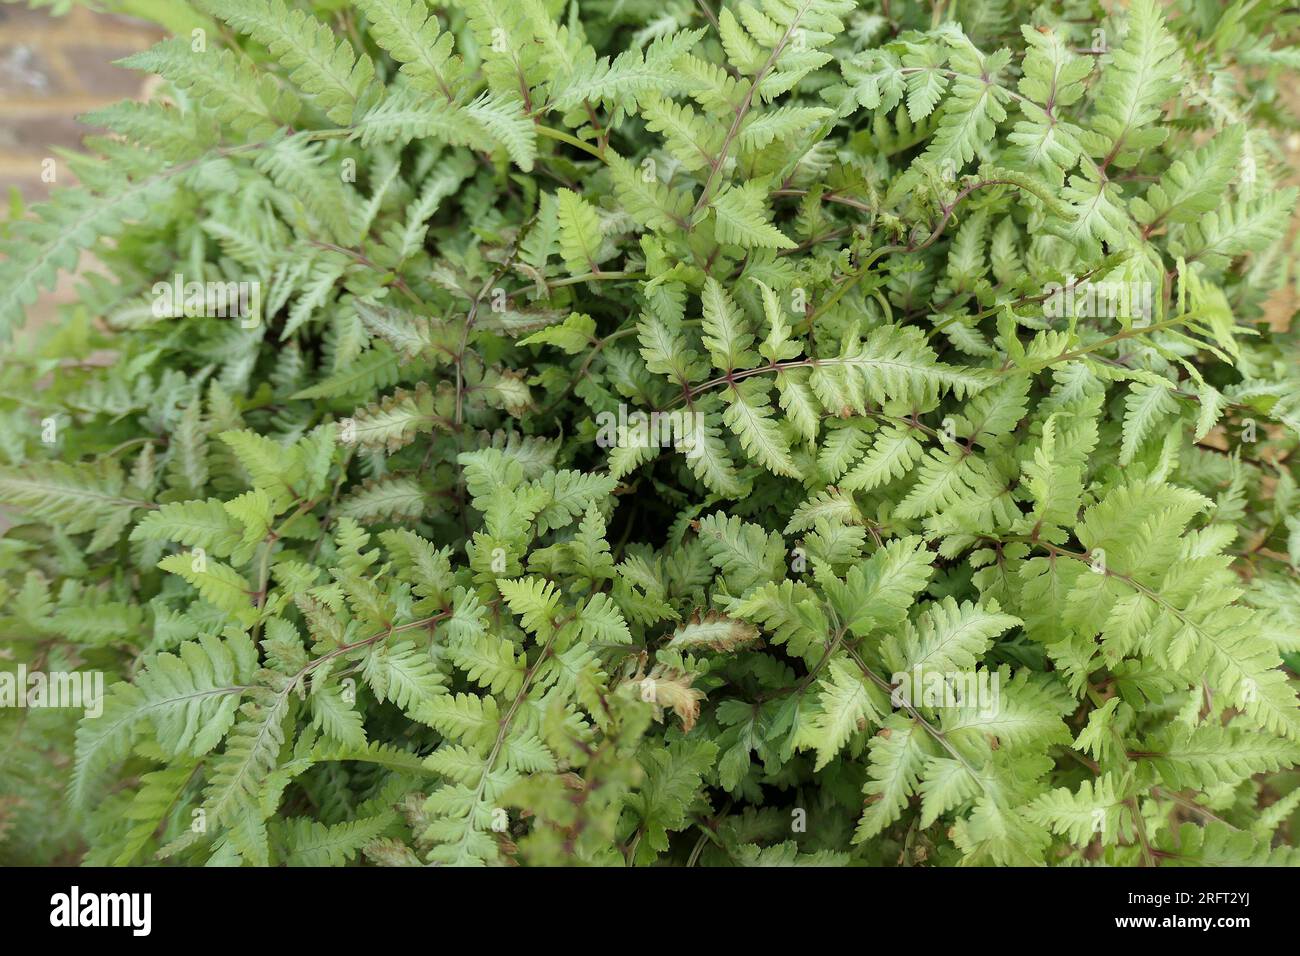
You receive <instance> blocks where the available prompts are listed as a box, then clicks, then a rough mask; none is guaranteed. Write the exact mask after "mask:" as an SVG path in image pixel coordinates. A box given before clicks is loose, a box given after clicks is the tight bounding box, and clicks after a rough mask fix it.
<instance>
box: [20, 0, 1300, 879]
mask: <svg viewBox="0 0 1300 956" xmlns="http://www.w3.org/2000/svg"><path fill="white" fill-rule="evenodd" d="M1106 6H1107V7H1114V9H1113V10H1111V11H1110V12H1106V11H1105V10H1103V8H1102V5H1100V4H1098V3H1095V2H1085V0H1049V2H1044V3H1036V2H1024V0H971V2H961V3H957V2H953V3H942V2H938V3H915V2H912V3H909V2H892V3H874V2H865V3H861V4H859V3H855V2H853V0H723V2H722V3H721V4H719V3H718V2H717V0H702V2H699V3H690V2H686V0H667V2H665V0H593V2H583V3H581V4H579V3H576V2H574V3H565V2H563V0H454V2H450V3H446V4H437V5H431V6H427V5H426V4H425V2H424V0H354V2H352V3H350V4H343V3H339V2H334V0H315V2H305V0H304V2H286V0H201V2H200V3H199V4H198V8H196V9H195V10H193V11H186V12H185V13H184V14H183V15H182V14H180V13H177V12H176V11H173V13H172V15H171V16H172V21H171V22H170V23H169V25H170V26H172V28H173V29H179V30H182V31H183V29H184V27H185V26H186V25H188V26H189V28H190V32H188V33H185V32H179V33H178V35H177V36H176V37H174V38H172V39H168V40H166V41H164V42H162V43H160V44H159V45H157V46H156V47H154V48H152V49H150V50H148V51H146V52H143V53H139V54H137V55H135V56H132V57H130V58H129V59H128V60H127V61H126V62H127V64H128V65H130V66H133V67H136V68H138V69H140V70H143V71H147V72H151V73H157V74H160V75H161V77H162V78H163V83H162V85H161V86H160V87H159V88H158V91H157V93H156V96H155V99H154V100H153V101H151V102H148V103H139V102H128V103H122V104H119V105H117V106H114V107H111V108H108V109H104V110H101V111H98V112H96V113H94V114H92V115H91V116H90V117H88V122H89V123H90V124H91V125H93V126H95V127H98V128H100V129H102V130H105V131H106V132H105V134H104V135H98V136H95V137H93V138H91V139H90V140H89V141H88V145H89V147H90V148H91V151H92V152H93V154H94V155H93V158H92V157H88V156H68V157H66V158H62V159H60V160H59V162H60V163H66V164H67V166H69V167H70V168H71V171H72V172H73V173H75V176H76V177H77V179H79V180H80V183H81V185H80V186H77V187H73V188H66V189H62V188H61V189H56V190H55V192H54V194H53V198H52V200H51V201H50V202H49V203H48V204H46V205H44V206H42V207H40V208H39V209H37V210H34V211H33V215H31V216H26V215H23V214H21V213H18V214H17V215H16V216H15V217H13V218H12V219H11V221H9V222H8V223H7V225H6V226H5V227H4V229H5V248H6V251H7V254H8V259H7V261H6V262H5V263H4V264H3V265H0V333H3V334H4V335H5V337H6V338H9V339H10V343H9V344H8V345H7V346H5V349H6V351H5V355H4V364H3V370H2V371H0V417H2V419H3V421H2V423H0V424H2V425H3V427H0V464H2V465H3V467H0V506H2V507H3V508H4V510H5V513H6V514H7V515H9V518H10V521H11V522H13V527H11V528H10V529H9V530H8V531H7V532H6V533H5V534H4V535H3V537H0V606H2V610H0V656H3V657H4V659H5V668H6V672H7V673H13V674H17V672H18V671H17V669H18V668H19V667H21V668H23V670H24V671H25V672H26V673H28V674H31V673H41V674H48V675H50V679H51V681H53V680H54V678H55V675H59V674H63V675H67V674H77V675H91V674H103V675H106V681H105V683H106V689H105V693H104V696H103V698H102V700H99V701H98V702H97V705H96V706H94V707H89V706H88V707H86V708H84V711H85V712H84V714H83V713H82V712H81V711H78V710H73V709H69V708H67V707H62V708H59V707H39V706H29V707H13V706H7V707H5V708H4V709H0V722H3V725H4V727H5V734H6V737H7V738H8V739H9V740H10V741H11V742H10V743H7V744H6V746H5V749H4V752H3V754H0V768H2V769H0V859H4V860H7V861H14V862H37V861H48V860H54V859H84V860H85V861H87V862H91V863H97V864H119V865H125V864H142V863H148V862H153V861H157V860H162V861H166V862H169V863H182V864H203V863H214V864H216V863H220V864H239V863H244V864H254V865H267V864H285V863H289V864H308V865H313V864H339V863H344V862H357V861H362V862H370V863H374V864H381V865H419V864H424V863H427V862H433V863H439V864H469V863H493V864H500V863H523V864H556V863H562V864H600V865H609V864H613V865H649V864H656V863H658V864H678V865H693V864H696V863H698V864H702V865H720V864H744V865H769V864H804V863H807V864H814V865H824V864H888V865H895V864H902V865H921V864H923V865H956V864H1002V865H1006V864H1042V863H1049V864H1065V865H1073V864H1088V863H1104V864H1115V865H1128V866H1138V865H1171V864H1180V863H1192V864H1201V863H1273V864H1278V863H1290V862H1295V861H1296V856H1295V851H1294V850H1293V849H1292V847H1291V844H1292V842H1293V840H1292V837H1293V831H1292V829H1291V828H1292V827H1293V826H1294V818H1295V810H1296V807H1297V805H1298V804H1300V788H1298V787H1297V782H1298V780H1297V776H1296V774H1295V773H1294V772H1293V771H1292V770H1291V768H1292V767H1293V766H1295V765H1296V764H1297V763H1298V762H1300V704H1298V702H1297V699H1296V688H1295V678H1294V673H1293V672H1292V671H1291V670H1290V669H1289V668H1288V666H1287V665H1286V664H1285V663H1284V660H1285V659H1289V660H1291V661H1292V662H1294V661H1295V660H1296V659H1295V658H1294V657H1290V658H1287V655H1291V654H1294V653H1295V652H1297V651H1300V572H1298V571H1297V567H1298V566H1300V493H1298V492H1297V478H1298V477H1300V459H1297V454H1296V450H1297V444H1298V441H1300V335H1298V334H1297V332H1296V331H1294V330H1293V329H1291V328H1290V325H1291V323H1290V322H1289V316H1287V315H1285V314H1279V313H1277V312H1276V311H1274V312H1271V313H1266V311H1265V302H1266V301H1267V300H1268V299H1269V296H1270V294H1271V293H1272V292H1273V291H1274V290H1276V289H1278V288H1279V287H1280V286H1282V285H1285V284H1286V283H1287V282H1288V281H1289V272H1288V267H1289V264H1290V261H1291V260H1290V259H1289V257H1288V248H1287V245H1286V239H1285V236H1286V232H1287V224H1288V220H1289V217H1290V214H1291V212H1292V211H1293V209H1294V207H1295V200H1296V192H1295V190H1294V189H1292V188H1285V187H1284V180H1285V167H1284V166H1283V165H1282V163H1281V157H1282V154H1281V151H1280V147H1279V143H1281V142H1282V141H1284V140H1285V137H1286V135H1287V134H1288V133H1289V131H1290V130H1292V129H1294V128H1295V125H1296V121H1295V119H1294V117H1293V116H1292V115H1291V114H1290V113H1289V112H1288V110H1287V103H1286V101H1285V99H1284V93H1285V91H1286V87H1287V84H1288V83H1290V84H1292V85H1293V84H1294V68H1295V66H1296V63H1297V58H1298V57H1300V47H1297V46H1295V45H1291V44H1290V43H1289V40H1290V39H1291V38H1294V37H1296V36H1297V30H1298V28H1300V18H1298V17H1297V15H1296V11H1295V9H1294V7H1288V5H1287V4H1285V3H1282V2H1278V0H1251V2H1237V3H1233V4H1230V5H1226V6H1225V5H1222V4H1215V3H1203V2H1198V0H1182V2H1178V3H1172V4H1168V5H1157V4H1156V3H1155V2H1154V0H1133V2H1132V3H1131V4H1123V5H1121V4H1108V5H1106ZM178 8H181V9H183V6H181V5H178ZM191 21H192V23H191ZM177 22H179V23H180V27H177V25H176V24H177ZM83 251H88V252H89V253H92V254H93V256H94V257H95V259H96V260H97V261H98V263H99V265H98V266H97V267H96V268H95V269H93V270H89V271H86V272H85V273H84V274H83V276H82V278H81V280H80V292H79V300H78V302H77V303H76V304H75V305H72V306H69V307H66V308H65V309H64V310H63V312H62V315H61V319H60V321H59V322H58V323H57V324H55V325H52V326H48V327H44V328H40V329H35V328H25V327H24V322H23V316H24V313H25V311H26V310H27V308H28V306H29V305H30V303H31V302H32V301H34V300H35V298H36V295H37V293H38V292H39V290H40V289H41V288H42V287H45V286H48V285H50V284H52V282H53V280H54V279H55V278H56V273H57V272H58V271H59V270H67V269H71V268H72V267H74V266H75V264H76V263H77V261H78V257H79V255H80V254H81V253H82V252H83ZM10 684H11V688H12V686H13V682H12V681H11V682H10ZM88 686H89V685H88ZM0 689H2V688H0ZM18 690H19V693H21V692H22V688H21V687H20V688H18ZM96 711H99V712H96Z"/></svg>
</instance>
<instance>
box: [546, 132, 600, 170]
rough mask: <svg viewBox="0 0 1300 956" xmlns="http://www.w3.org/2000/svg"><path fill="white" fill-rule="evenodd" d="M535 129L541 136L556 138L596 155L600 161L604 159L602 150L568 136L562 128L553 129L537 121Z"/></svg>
mask: <svg viewBox="0 0 1300 956" xmlns="http://www.w3.org/2000/svg"><path fill="white" fill-rule="evenodd" d="M536 129H537V132H539V133H541V134H542V135H543V136H546V137H548V138H550V139H554V140H558V141H559V142H561V143H566V144H568V145H569V146H572V147H573V148H574V149H580V150H582V151H583V152H584V153H590V154H591V155H592V156H594V157H596V159H599V160H600V161H601V162H602V163H603V162H604V161H605V153H604V151H603V150H601V149H598V148H597V147H595V146H592V145H591V144H590V143H584V142H583V141H582V140H580V139H578V137H576V136H570V135H569V134H568V133H565V132H563V131H562V130H558V129H553V128H552V127H550V126H546V125H544V124H542V123H537V124H536Z"/></svg>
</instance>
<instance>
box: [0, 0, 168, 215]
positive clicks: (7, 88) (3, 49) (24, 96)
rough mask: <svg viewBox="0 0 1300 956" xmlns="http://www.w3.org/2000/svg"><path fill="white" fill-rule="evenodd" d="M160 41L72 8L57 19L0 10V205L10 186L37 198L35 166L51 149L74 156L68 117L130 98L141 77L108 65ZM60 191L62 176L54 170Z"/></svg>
mask: <svg viewBox="0 0 1300 956" xmlns="http://www.w3.org/2000/svg"><path fill="white" fill-rule="evenodd" d="M162 36H163V33H162V31H161V30H160V29H159V28H157V27H156V26H154V25H153V24H150V23H145V22H143V21H140V20H133V19H130V18H128V17H122V16H117V15H114V14H107V13H92V12H90V11H89V10H85V9H81V8H77V9H75V10H73V11H72V12H70V13H68V14H67V15H65V16H62V17H55V16H51V15H50V14H49V13H48V11H45V10H28V9H27V8H26V7H24V6H18V5H14V4H12V3H0V200H3V199H4V197H7V196H8V194H9V187H11V186H17V187H18V188H19V190H20V191H21V192H22V194H23V198H24V199H25V200H27V201H33V200H37V199H42V198H44V197H45V196H46V195H47V193H48V192H49V188H50V186H49V184H47V183H45V182H42V180H41V160H42V159H44V158H45V157H52V156H54V153H53V152H52V151H51V149H50V147H52V146H64V147H68V148H72V149H75V148H77V147H78V146H79V145H80V143H81V137H82V136H83V135H84V134H85V129H84V128H83V127H80V126H79V125H78V124H77V122H76V117H77V116H78V115H79V114H81V113H85V112H86V111H88V110H92V109H96V108H98V107H100V106H105V105H107V104H109V103H114V102H116V101H117V100H120V99H123V98H124V97H131V96H136V95H137V94H138V93H139V92H140V89H141V87H142V85H143V82H144V79H145V78H144V76H143V75H142V74H140V73H138V72H135V71H133V70H126V69H123V68H122V67H118V66H114V65H113V61H114V60H117V59H120V58H121V57H124V56H127V55H128V54H130V53H134V52H135V51H137V50H142V49H144V48H145V47H147V46H150V45H151V44H153V43H155V42H156V41H157V40H159V39H161V38H162ZM56 176H57V177H58V181H57V183H56V185H63V184H64V182H65V180H64V169H63V167H62V164H59V166H58V167H56Z"/></svg>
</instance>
